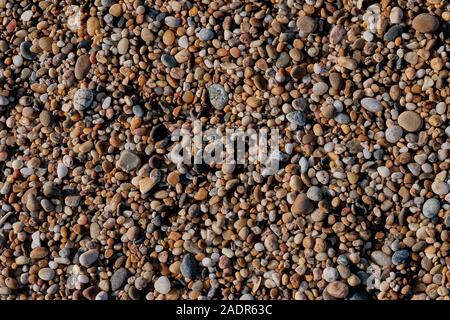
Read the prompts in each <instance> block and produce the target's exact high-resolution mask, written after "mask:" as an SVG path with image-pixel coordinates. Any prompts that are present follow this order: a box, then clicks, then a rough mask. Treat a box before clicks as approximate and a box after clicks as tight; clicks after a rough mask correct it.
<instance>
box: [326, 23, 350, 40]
mask: <svg viewBox="0 0 450 320" xmlns="http://www.w3.org/2000/svg"><path fill="white" fill-rule="evenodd" d="M345 34H346V30H345V29H344V27H343V26H341V25H335V26H334V27H333V29H331V31H330V43H331V44H337V43H339V42H340V41H341V40H342V38H343V37H344V36H345Z"/></svg>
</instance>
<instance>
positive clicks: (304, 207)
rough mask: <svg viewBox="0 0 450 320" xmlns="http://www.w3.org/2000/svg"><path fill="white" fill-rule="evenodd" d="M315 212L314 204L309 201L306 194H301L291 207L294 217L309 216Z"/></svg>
mask: <svg viewBox="0 0 450 320" xmlns="http://www.w3.org/2000/svg"><path fill="white" fill-rule="evenodd" d="M313 210H314V204H313V202H312V201H311V200H309V199H308V197H307V196H306V194H305V193H300V194H299V195H298V196H297V197H296V198H295V201H294V203H293V204H292V207H291V212H292V213H293V214H294V215H304V214H309V213H311V212H312V211H313Z"/></svg>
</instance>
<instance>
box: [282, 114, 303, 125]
mask: <svg viewBox="0 0 450 320" xmlns="http://www.w3.org/2000/svg"><path fill="white" fill-rule="evenodd" d="M286 119H287V120H288V121H289V122H290V123H292V124H295V125H298V126H304V125H305V124H306V116H305V113H304V112H302V111H292V112H289V113H288V114H287V115H286Z"/></svg>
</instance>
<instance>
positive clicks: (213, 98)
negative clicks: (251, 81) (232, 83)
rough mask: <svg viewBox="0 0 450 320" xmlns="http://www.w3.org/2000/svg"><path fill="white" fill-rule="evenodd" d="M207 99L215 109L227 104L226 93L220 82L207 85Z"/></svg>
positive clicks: (220, 108)
mask: <svg viewBox="0 0 450 320" xmlns="http://www.w3.org/2000/svg"><path fill="white" fill-rule="evenodd" d="M208 95H209V101H210V102H211V104H212V106H213V107H214V108H216V109H217V110H222V109H223V108H224V107H225V106H226V105H227V104H228V94H227V93H226V91H225V88H224V87H223V86H222V85H220V84H218V83H217V84H213V85H211V86H209V87H208Z"/></svg>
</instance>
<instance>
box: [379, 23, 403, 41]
mask: <svg viewBox="0 0 450 320" xmlns="http://www.w3.org/2000/svg"><path fill="white" fill-rule="evenodd" d="M402 33H403V26H401V25H395V26H392V27H390V28H389V30H388V31H386V33H385V34H384V37H383V39H384V41H394V40H395V39H396V38H397V37H399V36H401V35H402Z"/></svg>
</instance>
